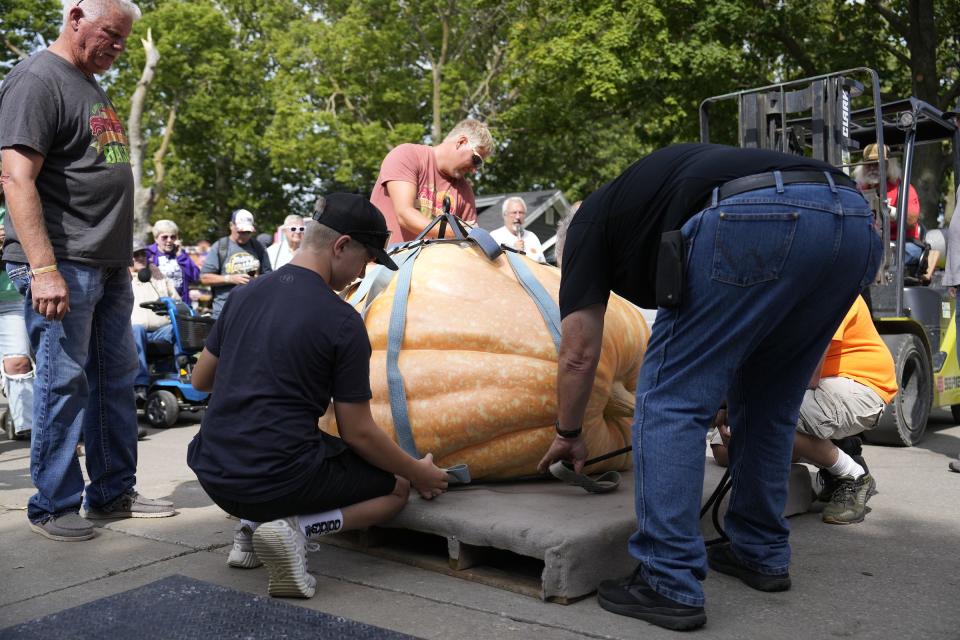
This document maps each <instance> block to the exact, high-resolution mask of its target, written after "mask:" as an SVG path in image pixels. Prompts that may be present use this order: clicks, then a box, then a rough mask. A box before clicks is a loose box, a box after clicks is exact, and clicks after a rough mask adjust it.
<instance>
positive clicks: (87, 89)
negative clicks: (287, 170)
mask: <svg viewBox="0 0 960 640" xmlns="http://www.w3.org/2000/svg"><path fill="white" fill-rule="evenodd" d="M139 17H140V10H139V9H138V8H137V6H136V5H134V4H133V3H132V2H130V0H99V1H97V2H89V3H76V4H73V3H71V4H70V5H69V6H68V7H67V8H66V10H65V11H64V23H63V28H62V30H61V32H60V36H59V37H58V38H57V40H56V41H55V42H54V43H53V44H52V45H51V46H50V47H49V48H47V49H44V50H42V51H40V52H38V53H35V54H33V55H32V56H30V57H29V58H28V59H26V60H23V61H21V62H20V63H19V64H17V65H16V66H15V67H14V68H13V70H12V71H10V73H9V74H8V75H7V76H6V78H4V81H3V86H2V87H0V150H2V156H3V175H2V178H0V180H2V182H3V184H4V191H5V193H6V197H7V204H8V207H9V215H10V220H11V222H12V223H13V224H12V227H10V226H8V227H7V240H6V246H5V247H4V251H3V259H4V260H5V261H6V263H7V267H6V268H7V273H8V274H9V275H10V279H11V281H13V283H14V284H15V285H16V286H17V288H18V289H19V291H20V292H21V293H22V294H23V295H24V296H25V302H24V311H25V314H24V315H25V322H26V326H27V332H28V334H29V335H30V339H31V346H32V348H33V351H34V353H35V354H36V358H37V377H36V378H35V380H34V416H33V417H34V420H33V438H32V444H31V448H30V472H31V477H32V479H33V482H34V485H35V486H36V488H37V493H36V494H34V495H33V496H32V497H31V498H30V502H29V505H28V507H27V517H28V518H29V520H30V527H31V529H32V530H33V531H35V532H36V533H38V534H40V535H43V536H45V537H47V538H50V539H52V540H63V541H75V540H87V539H90V538H92V537H93V535H94V531H93V527H92V526H91V524H90V522H89V521H88V519H97V520H100V519H108V518H129V517H151V518H154V517H161V516H172V515H174V514H175V513H176V511H175V510H174V508H173V505H172V503H170V502H166V501H161V500H150V499H148V498H145V497H143V496H142V495H140V494H139V493H138V492H137V491H136V489H135V488H134V486H135V484H136V468H137V413H136V405H135V402H134V393H133V381H134V377H135V375H136V367H137V365H136V362H137V360H136V350H135V349H134V346H133V335H132V332H131V329H130V313H131V308H132V304H133V292H132V291H131V288H130V272H129V270H128V269H127V265H129V264H130V258H131V256H130V247H131V243H132V240H133V174H132V172H131V170H130V150H129V144H128V142H127V137H126V134H125V133H124V130H123V124H122V123H121V121H120V119H119V118H118V117H117V113H116V111H115V110H114V108H113V105H112V104H111V103H110V100H109V99H108V98H107V97H106V94H105V93H104V91H103V89H102V88H100V86H99V85H98V84H97V82H96V80H95V79H94V76H95V75H96V74H101V73H105V72H107V71H108V70H109V69H110V67H111V65H112V64H113V62H114V60H115V59H116V58H117V56H119V55H120V54H121V53H123V50H124V47H125V41H126V38H127V36H129V35H130V31H131V29H132V27H133V22H134V20H136V19H137V18H139ZM81 432H82V434H83V437H84V441H85V442H87V443H96V444H97V446H89V447H87V449H86V466H87V472H88V475H89V479H90V482H89V484H88V485H87V486H86V490H85V491H84V479H83V474H82V473H81V471H80V461H79V459H78V457H77V454H76V449H77V443H78V442H79V440H80V435H81ZM81 496H83V506H84V508H85V515H86V518H87V519H84V518H81V517H80V515H79V513H78V512H79V509H80V506H81Z"/></svg>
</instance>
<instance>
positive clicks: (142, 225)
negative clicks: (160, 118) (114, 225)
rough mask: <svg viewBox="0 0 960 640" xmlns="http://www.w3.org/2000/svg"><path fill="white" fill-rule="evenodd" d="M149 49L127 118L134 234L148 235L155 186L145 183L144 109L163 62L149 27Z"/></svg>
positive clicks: (146, 49)
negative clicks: (152, 83) (156, 74)
mask: <svg viewBox="0 0 960 640" xmlns="http://www.w3.org/2000/svg"><path fill="white" fill-rule="evenodd" d="M140 42H142V43H143V49H144V51H145V52H146V61H145V62H144V64H143V73H142V74H141V75H140V81H139V82H138V83H137V88H136V90H135V91H134V92H133V97H132V98H131V99H130V118H129V120H128V121H127V133H128V135H129V136H130V168H131V169H132V170H133V194H134V195H133V234H134V237H140V238H142V239H143V240H146V239H147V235H148V233H149V230H150V214H151V212H152V210H153V189H152V188H151V187H144V186H143V157H144V148H145V147H146V143H145V141H144V139H143V127H142V122H141V121H142V119H143V109H144V104H145V103H146V101H147V90H148V89H149V88H150V83H151V82H153V74H154V73H155V72H156V70H157V63H159V62H160V52H159V51H158V50H157V48H156V46H155V45H154V43H153V33H151V31H150V30H149V29H147V39H146V40H143V39H141V40H140Z"/></svg>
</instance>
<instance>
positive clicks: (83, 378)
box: [7, 261, 137, 523]
mask: <svg viewBox="0 0 960 640" xmlns="http://www.w3.org/2000/svg"><path fill="white" fill-rule="evenodd" d="M58 264H59V271H60V275H62V276H63V279H64V280H65V281H66V283H67V287H68V288H69V292H70V311H69V312H68V313H67V315H66V316H64V318H63V320H62V321H53V320H47V319H46V318H44V317H43V316H41V315H39V314H37V313H36V312H35V311H34V310H33V305H32V302H33V298H32V296H31V295H30V277H29V275H27V273H26V269H25V268H24V267H25V265H21V264H15V263H7V273H8V274H9V275H10V280H11V281H12V282H13V283H14V285H16V287H17V288H18V289H19V290H20V293H22V294H23V295H24V317H25V320H26V325H27V333H28V334H29V335H30V344H31V346H32V347H33V351H34V353H35V354H36V361H37V371H36V378H35V380H34V387H33V393H34V411H33V438H32V441H31V444H30V475H31V478H32V479H33V484H34V486H35V487H36V488H37V493H36V494H34V495H33V496H32V497H31V498H30V503H29V505H28V507H27V516H28V517H29V518H30V520H31V521H32V522H35V523H36V522H40V521H42V520H44V519H46V518H47V517H48V516H53V515H60V514H62V513H67V512H71V511H72V512H76V511H77V510H79V508H80V499H81V495H82V494H83V491H84V486H83V474H82V473H81V472H80V461H79V459H78V458H77V451H76V449H77V443H78V442H79V440H80V434H81V433H83V440H84V447H85V450H86V466H87V475H88V476H89V477H90V484H89V485H88V486H87V488H86V503H87V506H88V507H93V508H99V507H103V506H105V505H107V504H108V503H110V502H111V501H113V500H114V499H116V498H117V497H119V496H120V495H122V494H123V493H124V492H126V491H127V490H129V489H132V488H133V486H134V484H135V483H136V478H135V473H136V468H137V410H136V405H135V401H134V395H133V380H134V376H135V375H136V372H137V356H136V352H135V350H134V347H133V335H132V333H131V330H130V313H131V311H132V309H133V289H132V288H131V284H130V272H129V271H128V270H127V269H126V268H123V267H121V268H106V267H94V266H90V265H85V264H80V263H77V262H69V261H60V262H59V263H58Z"/></svg>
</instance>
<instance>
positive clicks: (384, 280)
mask: <svg viewBox="0 0 960 640" xmlns="http://www.w3.org/2000/svg"><path fill="white" fill-rule="evenodd" d="M411 255H412V252H411V253H406V254H403V255H402V256H399V257H398V256H393V259H394V262H396V263H397V266H398V268H399V267H401V266H403V263H404V262H406V261H407V260H409V259H410V256H411ZM396 273H397V272H396V271H391V270H390V269H387V268H386V267H384V266H382V265H379V264H378V265H375V266H373V267H371V268H370V270H369V271H367V275H366V276H365V277H364V279H363V280H361V281H360V285H359V286H358V287H357V290H356V291H354V292H353V295H352V296H350V299H349V300H347V303H348V304H349V305H350V306H351V307H356V306H357V304H358V303H359V302H360V301H361V300H363V307H361V308H360V317H362V318H363V319H364V320H366V319H367V312H368V311H369V310H370V305H371V304H373V301H374V300H376V299H377V296H379V295H380V294H381V293H383V291H384V290H385V289H386V288H387V287H388V286H389V285H390V283H391V282H392V281H393V276H394V275H395V274H396Z"/></svg>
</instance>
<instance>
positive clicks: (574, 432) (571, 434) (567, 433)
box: [554, 420, 583, 440]
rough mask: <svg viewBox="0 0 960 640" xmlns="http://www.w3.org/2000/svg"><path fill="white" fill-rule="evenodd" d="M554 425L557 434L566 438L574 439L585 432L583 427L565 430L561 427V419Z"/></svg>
mask: <svg viewBox="0 0 960 640" xmlns="http://www.w3.org/2000/svg"><path fill="white" fill-rule="evenodd" d="M554 427H555V428H556V430H557V435H558V436H560V437H561V438H566V439H567V440H573V439H574V438H579V437H580V434H581V433H582V432H583V427H577V428H576V429H568V430H564V429H561V428H560V421H559V420H557V422H556V424H554Z"/></svg>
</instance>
